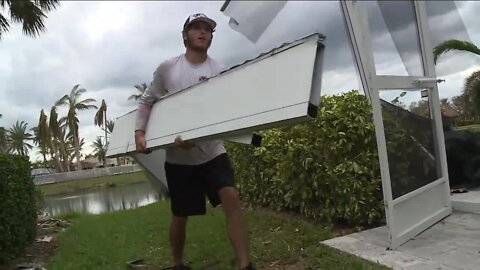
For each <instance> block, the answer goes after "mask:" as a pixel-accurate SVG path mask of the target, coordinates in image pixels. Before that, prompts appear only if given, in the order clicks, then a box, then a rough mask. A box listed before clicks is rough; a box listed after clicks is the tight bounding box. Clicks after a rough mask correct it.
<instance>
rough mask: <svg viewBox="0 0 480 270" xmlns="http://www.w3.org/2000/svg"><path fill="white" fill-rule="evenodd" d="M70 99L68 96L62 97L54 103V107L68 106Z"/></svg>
mask: <svg viewBox="0 0 480 270" xmlns="http://www.w3.org/2000/svg"><path fill="white" fill-rule="evenodd" d="M69 101H70V97H69V96H68V95H64V96H63V97H61V98H60V99H59V100H57V102H55V106H65V105H68V104H69V103H70V102H69Z"/></svg>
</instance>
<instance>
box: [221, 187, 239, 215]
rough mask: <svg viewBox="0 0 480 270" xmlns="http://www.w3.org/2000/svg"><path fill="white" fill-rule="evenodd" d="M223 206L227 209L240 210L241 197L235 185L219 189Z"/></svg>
mask: <svg viewBox="0 0 480 270" xmlns="http://www.w3.org/2000/svg"><path fill="white" fill-rule="evenodd" d="M219 195H220V201H221V204H222V207H223V208H224V209H225V210H226V211H234V210H240V198H239V196H238V192H237V190H236V189H235V188H234V187H224V188H222V189H220V190H219Z"/></svg>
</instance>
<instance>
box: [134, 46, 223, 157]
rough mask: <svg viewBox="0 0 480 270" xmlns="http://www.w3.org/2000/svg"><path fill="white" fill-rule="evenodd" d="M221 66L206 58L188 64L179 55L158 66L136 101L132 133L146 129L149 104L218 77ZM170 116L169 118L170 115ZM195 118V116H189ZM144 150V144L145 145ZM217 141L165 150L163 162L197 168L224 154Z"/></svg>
mask: <svg viewBox="0 0 480 270" xmlns="http://www.w3.org/2000/svg"><path fill="white" fill-rule="evenodd" d="M223 68H224V67H223V66H222V65H221V64H219V63H218V62H216V61H215V60H213V59H212V58H210V57H208V58H207V60H205V61H204V62H203V63H201V64H192V63H190V62H189V61H188V60H187V59H186V58H185V55H184V54H182V55H179V56H176V57H173V58H171V59H168V60H166V61H164V62H163V63H161V64H160V65H159V66H158V67H157V69H156V70H155V72H154V75H153V80H152V82H151V83H150V86H149V87H148V88H147V90H146V91H145V92H144V93H143V95H142V96H141V97H140V99H139V102H138V110H137V119H136V125H135V130H146V129H147V128H148V126H147V124H148V119H149V117H150V112H151V109H152V106H153V104H154V103H155V102H156V101H157V100H158V99H159V98H160V97H162V96H164V95H166V94H173V93H175V92H177V91H180V90H182V89H185V88H187V87H190V86H192V85H194V84H197V83H199V82H201V81H202V80H204V79H206V78H210V77H213V76H216V75H218V74H219V73H220V72H221V71H222V69H223ZM172 117H173V115H172ZM192 117H195V115H192ZM147 147H148V145H147ZM225 152H226V151H225V147H224V145H223V141H221V140H209V141H202V142H198V143H196V144H195V146H194V147H193V148H191V149H183V148H180V147H176V146H173V147H169V148H168V149H167V150H166V161H167V162H168V163H173V164H183V165H199V164H202V163H205V162H208V161H210V160H212V159H213V158H215V157H216V156H218V155H220V154H222V153H225Z"/></svg>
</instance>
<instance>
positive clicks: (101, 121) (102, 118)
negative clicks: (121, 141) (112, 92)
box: [94, 99, 108, 145]
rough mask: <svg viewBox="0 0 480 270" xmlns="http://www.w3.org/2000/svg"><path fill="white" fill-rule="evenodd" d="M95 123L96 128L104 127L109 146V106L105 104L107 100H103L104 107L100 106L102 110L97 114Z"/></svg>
mask: <svg viewBox="0 0 480 270" xmlns="http://www.w3.org/2000/svg"><path fill="white" fill-rule="evenodd" d="M94 123H95V125H96V126H99V127H100V128H101V127H102V126H103V130H104V131H105V145H107V144H108V140H107V104H106V103H105V100H104V99H102V105H100V108H99V109H98V111H97V113H96V114H95V120H94Z"/></svg>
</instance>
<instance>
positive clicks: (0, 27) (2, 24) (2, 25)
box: [0, 13, 10, 39]
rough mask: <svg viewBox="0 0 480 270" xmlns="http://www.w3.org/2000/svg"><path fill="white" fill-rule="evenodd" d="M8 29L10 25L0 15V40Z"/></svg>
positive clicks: (0, 14)
mask: <svg viewBox="0 0 480 270" xmlns="http://www.w3.org/2000/svg"><path fill="white" fill-rule="evenodd" d="M8 29H10V24H9V23H8V21H7V18H5V17H4V16H3V15H2V13H0V39H1V38H2V35H3V33H6V32H8Z"/></svg>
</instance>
